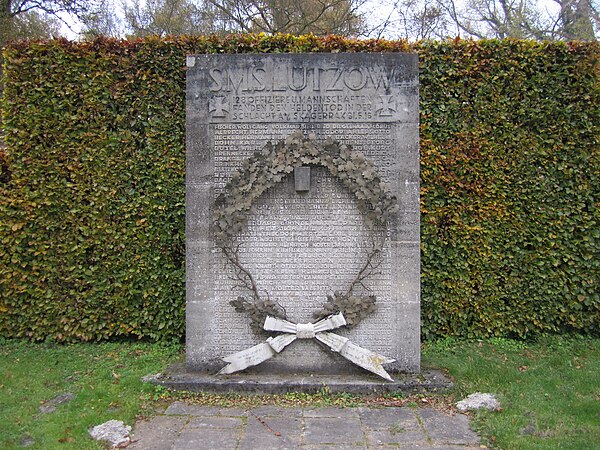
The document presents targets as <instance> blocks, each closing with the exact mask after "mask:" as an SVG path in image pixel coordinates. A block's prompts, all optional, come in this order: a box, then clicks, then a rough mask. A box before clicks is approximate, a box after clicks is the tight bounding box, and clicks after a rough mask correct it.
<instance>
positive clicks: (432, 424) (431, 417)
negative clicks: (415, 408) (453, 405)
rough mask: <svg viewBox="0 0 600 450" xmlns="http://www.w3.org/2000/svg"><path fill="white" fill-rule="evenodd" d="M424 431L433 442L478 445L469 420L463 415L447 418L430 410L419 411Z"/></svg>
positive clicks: (438, 412)
mask: <svg viewBox="0 0 600 450" xmlns="http://www.w3.org/2000/svg"><path fill="white" fill-rule="evenodd" d="M419 415H420V416H421V420H422V421H423V426H424V427H425V431H426V432H427V434H428V435H429V437H430V438H431V440H432V441H433V442H444V443H447V444H451V445H475V444H479V441H480V439H479V436H477V434H476V433H475V432H473V431H471V429H470V428H469V418H468V417H467V416H465V415H464V414H456V415H454V416H448V415H447V414H444V413H442V412H440V411H437V410H435V409H431V408H423V409H421V410H419Z"/></svg>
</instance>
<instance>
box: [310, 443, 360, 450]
mask: <svg viewBox="0 0 600 450" xmlns="http://www.w3.org/2000/svg"><path fill="white" fill-rule="evenodd" d="M300 448H301V449H302V450H367V448H368V447H367V446H366V445H364V444H357V445H350V444H342V445H339V444H338V445H336V444H331V445H303V446H302V447H300Z"/></svg>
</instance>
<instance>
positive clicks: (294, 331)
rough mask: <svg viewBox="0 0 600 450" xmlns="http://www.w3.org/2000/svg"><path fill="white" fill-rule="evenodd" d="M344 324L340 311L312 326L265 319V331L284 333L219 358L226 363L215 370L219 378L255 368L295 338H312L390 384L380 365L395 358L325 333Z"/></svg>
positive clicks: (270, 318)
mask: <svg viewBox="0 0 600 450" xmlns="http://www.w3.org/2000/svg"><path fill="white" fill-rule="evenodd" d="M344 325H346V319H344V315H343V314H342V313H341V312H340V313H337V314H334V315H332V316H329V317H326V318H325V319H321V320H319V321H318V322H316V323H298V324H295V323H292V322H288V321H287V320H283V319H278V318H276V317H271V316H267V318H266V319H265V323H264V325H263V328H264V329H265V330H267V331H279V332H281V333H286V334H281V335H279V336H276V337H274V338H273V337H270V338H269V339H267V340H266V341H265V342H262V343H260V344H258V345H255V346H254V347H250V348H248V349H246V350H242V351H241V352H237V353H234V354H233V355H229V356H226V357H225V358H223V361H225V362H226V363H229V364H227V366H225V367H223V368H222V369H221V370H220V371H219V375H225V374H229V373H234V372H239V371H240V370H244V369H246V368H248V367H251V366H256V365H258V364H260V363H262V362H263V361H266V360H267V359H270V358H272V357H273V356H275V355H276V354H277V353H280V352H281V351H282V350H283V349H284V348H286V347H287V346H288V345H290V344H291V343H292V342H294V341H295V340H296V339H312V338H315V339H316V340H318V341H319V342H322V343H323V344H325V345H326V346H327V347H329V349H330V350H331V351H333V352H336V353H339V354H340V355H342V356H343V357H344V358H346V359H347V360H348V361H351V362H353V363H354V364H356V365H357V366H360V367H362V368H363V369H366V370H368V371H369V372H373V373H375V374H377V375H379V376H380V377H383V378H385V379H386V380H389V381H394V380H393V379H392V377H390V375H389V374H388V373H387V372H386V371H385V369H384V368H383V367H382V364H387V363H392V362H394V361H395V359H392V358H388V357H386V356H383V355H379V354H378V353H375V352H372V351H371V350H367V349H364V348H362V347H359V346H358V345H356V344H353V343H352V342H350V340H349V339H348V338H345V337H343V336H339V335H337V334H335V333H328V331H329V330H334V329H336V328H339V327H341V326H344Z"/></svg>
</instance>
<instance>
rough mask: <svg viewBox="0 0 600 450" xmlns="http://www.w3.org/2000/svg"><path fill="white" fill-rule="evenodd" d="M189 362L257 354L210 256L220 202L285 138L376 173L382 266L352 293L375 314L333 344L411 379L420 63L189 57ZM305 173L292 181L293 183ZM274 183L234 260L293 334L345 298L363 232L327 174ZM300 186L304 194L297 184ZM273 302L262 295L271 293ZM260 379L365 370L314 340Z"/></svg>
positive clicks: (226, 270)
mask: <svg viewBox="0 0 600 450" xmlns="http://www.w3.org/2000/svg"><path fill="white" fill-rule="evenodd" d="M187 65H188V71H187V106H186V108H187V109H186V114H187V124H186V126H187V169H186V170H187V180H186V183H187V187H186V241H187V242H186V255H187V257H186V292H187V306H186V313H187V336H186V355H187V366H188V368H189V369H190V370H200V371H209V372H214V373H216V372H218V371H219V370H220V369H221V368H222V367H223V366H224V362H223V358H224V357H227V356H228V355H231V354H232V353H236V352H240V351H242V350H244V349H247V348H249V347H252V346H253V345H257V344H260V343H261V342H264V341H265V338H266V336H267V335H257V334H256V333H255V332H254V331H253V330H252V329H251V327H250V320H249V318H248V317H247V316H246V315H245V314H244V313H240V312H236V310H235V309H234V308H233V307H232V306H231V305H230V304H229V302H230V301H231V300H234V299H235V298H236V297H237V296H238V295H240V294H244V292H241V290H240V288H239V287H238V286H237V284H236V283H235V282H234V281H233V280H232V269H231V267H229V266H228V265H227V264H226V260H225V258H224V257H223V255H222V254H221V251H220V249H219V248H218V247H217V246H216V244H215V241H214V236H213V229H212V225H211V216H212V208H213V203H214V201H215V198H216V197H217V196H218V195H219V194H220V193H222V192H223V190H224V187H225V184H226V183H227V182H228V180H229V179H230V177H231V174H232V172H233V171H234V170H236V169H238V168H240V167H241V165H242V164H243V162H244V160H246V159H247V158H248V157H250V156H251V155H252V154H253V153H254V152H256V151H259V150H261V149H262V148H263V146H264V145H265V144H266V143H267V142H268V141H271V142H273V143H276V142H278V141H280V140H283V139H286V138H287V137H288V136H289V135H290V134H291V133H293V132H294V131H297V130H300V131H301V132H302V133H304V135H306V136H308V135H309V134H311V135H315V136H316V140H317V141H322V140H324V139H326V138H332V139H335V140H338V141H340V142H342V143H344V144H348V145H351V146H352V147H353V149H355V150H359V151H361V152H363V153H364V155H365V156H366V157H367V158H369V159H370V160H372V161H373V162H374V163H375V168H376V170H377V172H378V174H379V175H380V177H381V178H382V179H383V181H385V182H386V183H388V184H389V186H390V188H391V191H392V193H393V194H394V195H395V196H396V197H397V199H398V204H399V207H400V211H399V212H398V213H397V214H395V215H394V216H393V217H392V219H390V220H388V223H387V230H383V231H382V232H384V233H386V234H387V240H386V242H385V246H384V248H383V251H382V260H381V264H380V266H379V267H378V270H377V271H376V272H375V273H373V274H372V275H371V276H370V277H369V278H368V279H367V280H365V282H364V286H361V290H362V292H361V293H370V294H373V295H375V296H376V298H377V300H376V304H375V305H376V309H375V311H374V312H373V313H371V314H370V315H369V316H368V317H367V318H365V319H364V320H362V321H361V322H360V323H359V325H358V326H356V327H355V328H352V329H347V328H338V329H336V330H335V332H336V334H338V335H340V336H343V337H345V338H349V339H350V340H351V341H352V343H353V344H356V345H357V346H360V347H364V348H366V349H368V350H369V351H372V352H376V353H378V354H381V355H385V356H386V357H389V358H394V359H395V360H396V362H394V363H391V364H389V365H387V366H386V369H387V370H388V371H390V372H395V371H403V372H418V371H419V370H420V350H419V348H420V303H419V302H420V267H419V255H420V242H419V148H418V64H417V55H416V54H398V53H388V54H285V55H274V54H271V55H262V54H261V55H258V54H244V55H199V56H189V57H188V60H187ZM300 176H301V175H298V177H300ZM294 178H295V177H294V173H293V172H292V173H291V174H290V175H289V176H288V177H287V178H286V179H285V180H284V181H283V182H281V183H279V184H277V185H276V186H275V187H273V188H271V189H270V190H268V191H266V192H265V193H264V194H263V195H262V196H261V197H260V198H259V200H258V201H257V202H255V204H254V212H253V213H252V214H251V215H250V217H249V220H248V226H247V228H246V229H245V230H243V231H242V232H241V233H240V242H241V247H240V250H239V254H240V258H241V259H242V260H243V262H244V264H245V266H246V267H247V268H248V269H249V270H250V271H251V272H252V274H253V276H254V278H255V280H256V283H257V285H258V289H259V290H260V291H261V295H262V294H264V295H265V296H267V295H268V298H270V299H272V300H274V301H276V302H278V303H279V304H281V305H282V306H283V307H284V308H285V310H286V314H287V318H288V320H290V321H292V322H293V323H307V322H312V321H314V319H313V317H312V315H313V313H315V312H316V311H318V310H319V309H320V308H321V307H322V305H323V304H324V303H325V301H326V300H327V298H326V297H327V295H328V294H332V293H333V292H335V291H344V290H346V289H348V285H349V283H351V281H352V280H353V278H354V277H355V276H356V274H357V273H358V271H359V270H360V268H361V266H362V264H364V258H365V254H366V252H367V246H368V244H369V239H370V232H369V230H368V228H367V227H366V225H365V222H364V217H363V215H362V214H361V213H360V212H359V211H358V209H357V202H356V200H355V198H354V196H353V194H352V193H351V192H350V191H348V189H347V188H345V187H344V186H343V185H342V183H341V182H340V181H339V179H337V178H336V177H334V176H332V175H330V174H329V173H328V172H327V170H326V169H324V168H323V167H310V176H309V177H306V176H302V178H298V180H295V179H294ZM298 183H299V184H298ZM267 293H268V294H267ZM247 370H250V371H255V372H268V373H274V374H277V373H289V372H297V373H300V374H301V373H332V374H338V373H360V372H361V370H362V369H360V368H357V367H355V366H354V365H352V364H350V363H349V362H348V361H347V360H346V359H344V358H342V357H340V356H339V355H338V354H334V353H331V352H330V351H328V349H327V348H325V347H324V346H322V345H321V344H319V343H318V342H316V341H315V340H314V339H298V340H296V341H294V342H292V343H291V344H290V345H289V346H288V347H287V348H286V349H285V350H284V351H282V352H281V353H278V354H276V355H275V356H274V357H272V358H271V359H269V360H268V361H265V362H264V363H262V364H260V365H258V366H256V367H252V368H250V369H247Z"/></svg>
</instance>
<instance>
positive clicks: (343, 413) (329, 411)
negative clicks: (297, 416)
mask: <svg viewBox="0 0 600 450" xmlns="http://www.w3.org/2000/svg"><path fill="white" fill-rule="evenodd" d="M304 417H335V418H338V419H341V418H357V417H358V410H357V409H356V408H332V407H327V408H306V409H305V410H304Z"/></svg>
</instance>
